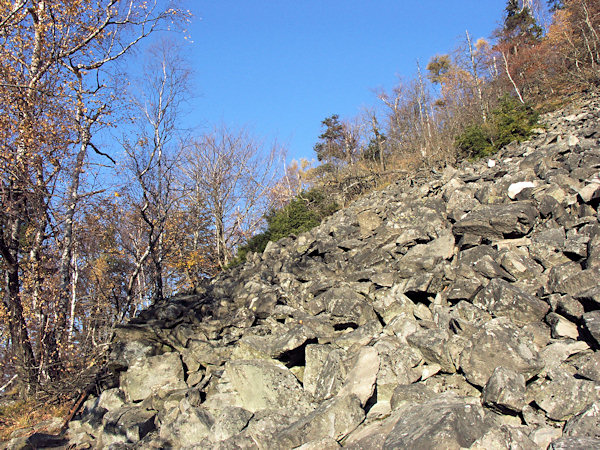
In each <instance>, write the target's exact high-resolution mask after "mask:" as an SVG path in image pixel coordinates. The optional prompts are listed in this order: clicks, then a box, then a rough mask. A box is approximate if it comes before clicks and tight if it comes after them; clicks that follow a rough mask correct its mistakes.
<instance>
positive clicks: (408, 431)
mask: <svg viewBox="0 0 600 450" xmlns="http://www.w3.org/2000/svg"><path fill="white" fill-rule="evenodd" d="M488 429H489V425H488V423H487V422H486V420H485V413H484V411H483V408H482V407H481V406H480V405H477V404H472V403H467V402H465V400H463V399H460V398H456V397H454V398H453V397H440V398H438V399H434V400H430V401H428V402H425V403H421V404H418V405H415V406H413V407H410V408H408V409H406V410H404V413H403V414H402V417H401V419H400V420H399V421H398V422H397V423H396V425H395V426H394V429H393V430H392V431H391V433H390V434H389V435H388V436H387V438H386V439H385V442H384V444H383V447H382V448H383V449H386V450H387V449H411V450H421V449H423V450H425V449H427V450H432V449H440V450H441V449H460V448H463V447H470V446H471V445H472V444H473V443H474V442H475V441H476V440H477V439H479V438H480V437H481V436H483V435H484V434H485V433H486V432H487V431H488Z"/></svg>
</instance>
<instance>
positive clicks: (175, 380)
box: [121, 352, 187, 401]
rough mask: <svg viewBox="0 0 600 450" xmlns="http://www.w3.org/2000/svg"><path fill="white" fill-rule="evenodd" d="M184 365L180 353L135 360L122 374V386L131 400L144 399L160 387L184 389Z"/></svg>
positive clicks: (185, 385)
mask: <svg viewBox="0 0 600 450" xmlns="http://www.w3.org/2000/svg"><path fill="white" fill-rule="evenodd" d="M186 387H187V384H186V383H185V382H184V381H183V365H182V363H181V357H180V356H179V354H178V353H176V352H172V353H165V354H162V355H158V356H151V357H148V358H146V359H137V360H135V361H134V362H133V363H132V364H131V365H130V366H129V368H128V369H127V371H126V372H124V373H122V374H121V388H122V389H123V391H124V392H125V396H126V397H127V399H128V400H129V401H138V400H143V399H145V398H146V397H148V396H150V395H152V394H153V393H154V392H157V391H158V390H160V389H184V388H186Z"/></svg>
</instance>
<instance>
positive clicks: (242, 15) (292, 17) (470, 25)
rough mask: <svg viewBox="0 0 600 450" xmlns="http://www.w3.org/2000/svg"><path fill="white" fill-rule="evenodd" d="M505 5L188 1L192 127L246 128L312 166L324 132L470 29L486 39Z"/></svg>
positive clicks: (498, 0)
mask: <svg viewBox="0 0 600 450" xmlns="http://www.w3.org/2000/svg"><path fill="white" fill-rule="evenodd" d="M505 5H506V1H505V0H463V1H460V0H459V1H448V0H421V1H404V0H369V1H367V0H362V1H359V0H344V1H342V0H318V1H316V0H295V1H293V0H271V1H267V0H253V1H250V0H190V1H189V2H188V7H189V8H191V11H192V12H193V14H194V16H195V17H194V18H193V21H192V25H191V27H190V29H189V33H190V36H191V39H192V41H193V44H189V45H188V46H186V47H185V48H186V53H187V55H186V56H187V57H188V58H189V60H190V63H191V66H192V68H193V70H194V91H195V93H196V95H197V97H196V98H194V100H193V103H192V113H191V115H190V116H188V118H187V119H188V121H189V125H191V126H198V127H200V128H199V129H198V130H197V131H198V132H201V131H202V130H203V128H204V127H210V126H211V125H215V124H218V123H225V124H227V125H231V126H248V128H249V129H250V130H251V131H252V132H253V133H254V134H255V135H256V136H258V137H262V138H265V139H267V140H271V139H274V138H277V139H278V140H279V141H280V142H283V143H285V144H287V147H288V159H292V158H296V159H298V158H300V157H305V158H308V159H312V158H314V153H313V151H312V147H313V145H314V144H315V142H316V140H317V137H318V135H319V134H320V132H321V128H320V122H321V120H323V119H324V118H325V117H327V116H330V115H331V114H339V115H340V116H341V117H343V118H350V117H354V116H356V115H357V114H359V113H360V111H361V109H362V108H363V107H365V106H371V105H374V104H375V103H376V98H375V96H374V94H373V90H374V89H377V88H384V89H387V90H389V89H391V88H392V87H393V86H394V84H395V83H396V80H397V77H398V76H401V77H404V78H405V79H409V78H412V77H413V74H414V73H415V61H416V60H417V59H418V60H419V61H420V62H421V65H422V67H424V66H425V65H426V64H427V62H428V60H429V58H430V57H431V56H433V55H435V54H436V53H437V54H440V53H446V52H449V51H451V50H452V49H453V48H454V47H455V46H456V44H457V43H458V41H459V40H460V39H463V37H464V33H465V30H466V29H468V30H469V32H470V33H471V35H472V36H473V38H475V39H477V38H480V37H488V36H490V34H491V32H492V31H493V30H494V29H495V28H496V27H497V26H498V24H499V23H500V21H501V20H502V16H503V11H504V7H505Z"/></svg>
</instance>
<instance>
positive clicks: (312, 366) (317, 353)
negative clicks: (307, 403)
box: [302, 344, 333, 395]
mask: <svg viewBox="0 0 600 450" xmlns="http://www.w3.org/2000/svg"><path fill="white" fill-rule="evenodd" d="M332 350H333V347H332V346H331V345H321V344H309V345H307V346H306V349H305V351H304V354H305V360H306V361H305V368H304V377H303V380H302V384H303V386H304V390H305V391H306V392H307V393H309V394H311V395H314V394H315V392H316V390H317V382H318V380H319V373H320V372H321V368H322V367H323V365H324V364H325V361H326V360H327V356H328V355H329V353H331V351H332Z"/></svg>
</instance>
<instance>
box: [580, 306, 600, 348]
mask: <svg viewBox="0 0 600 450" xmlns="http://www.w3.org/2000/svg"><path fill="white" fill-rule="evenodd" d="M583 324H584V326H585V329H586V330H587V331H588V333H589V334H590V335H591V337H592V339H593V340H594V343H595V345H596V348H598V347H600V311H592V312H589V313H585V314H584V315H583Z"/></svg>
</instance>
